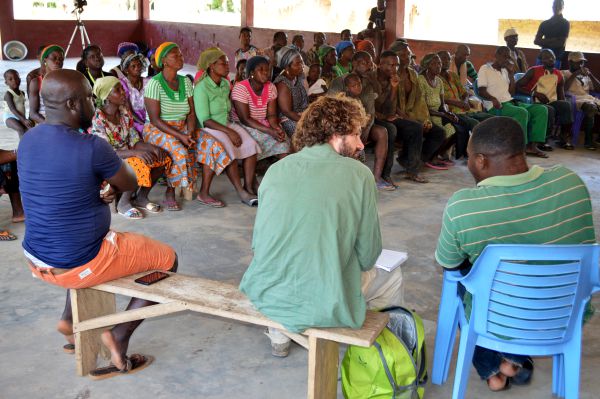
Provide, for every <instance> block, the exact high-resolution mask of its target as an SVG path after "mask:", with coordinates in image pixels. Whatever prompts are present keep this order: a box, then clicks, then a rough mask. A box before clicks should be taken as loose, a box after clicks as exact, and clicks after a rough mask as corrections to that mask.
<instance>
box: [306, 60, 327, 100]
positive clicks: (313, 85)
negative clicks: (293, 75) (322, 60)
mask: <svg viewBox="0 0 600 399" xmlns="http://www.w3.org/2000/svg"><path fill="white" fill-rule="evenodd" d="M306 81H307V83H308V99H309V101H310V102H313V101H315V100H316V99H317V98H319V96H321V95H322V94H324V93H325V92H326V91H327V83H325V81H324V80H323V79H321V65H319V64H312V65H311V66H310V68H309V69H308V79H306Z"/></svg>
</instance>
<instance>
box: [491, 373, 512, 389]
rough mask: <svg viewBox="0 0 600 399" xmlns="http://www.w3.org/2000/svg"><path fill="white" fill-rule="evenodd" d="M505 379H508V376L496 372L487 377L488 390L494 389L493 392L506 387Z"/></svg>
mask: <svg viewBox="0 0 600 399" xmlns="http://www.w3.org/2000/svg"><path fill="white" fill-rule="evenodd" d="M507 380H508V377H506V376H505V375H503V374H502V373H498V374H496V375H494V376H491V377H490V378H488V380H487V384H488V388H490V391H494V392H496V391H501V390H503V389H505V388H506V381H507Z"/></svg>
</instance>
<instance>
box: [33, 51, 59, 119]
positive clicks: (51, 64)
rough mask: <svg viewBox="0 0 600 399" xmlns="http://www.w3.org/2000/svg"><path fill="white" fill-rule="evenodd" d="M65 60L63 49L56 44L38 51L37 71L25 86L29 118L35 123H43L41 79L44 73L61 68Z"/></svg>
mask: <svg viewBox="0 0 600 399" xmlns="http://www.w3.org/2000/svg"><path fill="white" fill-rule="evenodd" d="M64 61H65V50H63V48H62V47H60V46H59V45H58V44H51V45H49V46H46V47H45V48H44V49H43V50H42V52H41V53H40V64H41V67H40V70H39V73H38V74H37V75H36V76H35V77H32V79H31V81H30V82H29V85H28V86H27V98H29V118H30V119H31V120H33V121H34V122H35V123H44V122H45V121H46V118H45V116H44V101H43V100H42V96H41V95H40V93H41V91H42V80H43V79H44V76H45V75H46V73H48V72H50V71H55V70H57V69H62V67H63V62H64Z"/></svg>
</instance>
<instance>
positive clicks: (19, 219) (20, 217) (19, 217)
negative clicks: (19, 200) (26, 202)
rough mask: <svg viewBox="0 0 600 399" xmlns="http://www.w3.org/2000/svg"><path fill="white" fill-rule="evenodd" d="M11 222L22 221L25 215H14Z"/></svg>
mask: <svg viewBox="0 0 600 399" xmlns="http://www.w3.org/2000/svg"><path fill="white" fill-rule="evenodd" d="M11 221H12V222H13V223H23V222H24V221H25V215H23V216H15V217H14V218H12V219H11Z"/></svg>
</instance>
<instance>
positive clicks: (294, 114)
mask: <svg viewBox="0 0 600 399" xmlns="http://www.w3.org/2000/svg"><path fill="white" fill-rule="evenodd" d="M284 49H286V47H284V48H283V49H281V50H279V51H283V53H282V54H281V59H280V61H279V68H281V69H282V72H281V74H280V75H279V76H277V78H275V80H274V81H273V83H274V84H275V86H276V87H277V105H278V106H279V120H280V121H281V126H282V127H283V131H284V132H285V133H286V134H287V135H288V136H290V137H291V136H292V135H293V134H294V131H296V123H298V121H299V120H300V115H301V114H302V112H304V110H305V109H306V108H308V94H307V93H306V87H305V85H304V83H305V82H304V81H305V78H304V74H303V73H302V71H303V66H304V62H303V61H302V56H301V54H300V52H299V51H298V50H293V49H291V48H289V47H288V48H287V50H284Z"/></svg>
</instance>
